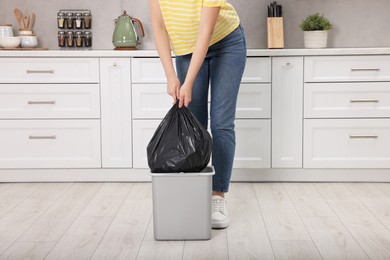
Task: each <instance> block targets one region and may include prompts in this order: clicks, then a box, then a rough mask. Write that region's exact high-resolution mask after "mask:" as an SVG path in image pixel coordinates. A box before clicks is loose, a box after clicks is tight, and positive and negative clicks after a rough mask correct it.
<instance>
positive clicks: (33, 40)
mask: <svg viewBox="0 0 390 260" xmlns="http://www.w3.org/2000/svg"><path fill="white" fill-rule="evenodd" d="M21 38H22V39H21V41H20V46H21V47H22V48H34V47H37V46H38V39H37V36H36V35H35V34H27V35H21Z"/></svg>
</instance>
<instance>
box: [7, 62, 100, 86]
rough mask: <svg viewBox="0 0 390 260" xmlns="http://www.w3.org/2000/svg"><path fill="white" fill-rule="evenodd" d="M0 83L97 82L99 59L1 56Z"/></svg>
mask: <svg viewBox="0 0 390 260" xmlns="http://www.w3.org/2000/svg"><path fill="white" fill-rule="evenodd" d="M0 83H99V59H97V58H1V60H0Z"/></svg>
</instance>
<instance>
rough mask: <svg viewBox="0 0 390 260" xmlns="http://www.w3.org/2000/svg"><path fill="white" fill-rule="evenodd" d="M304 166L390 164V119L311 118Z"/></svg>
mask: <svg viewBox="0 0 390 260" xmlns="http://www.w3.org/2000/svg"><path fill="white" fill-rule="evenodd" d="M304 131H305V134H304V149H303V150H304V168H390V148H389V147H390V119H307V120H305V123H304Z"/></svg>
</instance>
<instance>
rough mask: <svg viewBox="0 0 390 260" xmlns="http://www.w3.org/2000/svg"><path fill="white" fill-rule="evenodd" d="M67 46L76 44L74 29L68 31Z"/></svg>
mask: <svg viewBox="0 0 390 260" xmlns="http://www.w3.org/2000/svg"><path fill="white" fill-rule="evenodd" d="M66 46H68V47H73V46H74V34H73V32H72V31H68V32H66Z"/></svg>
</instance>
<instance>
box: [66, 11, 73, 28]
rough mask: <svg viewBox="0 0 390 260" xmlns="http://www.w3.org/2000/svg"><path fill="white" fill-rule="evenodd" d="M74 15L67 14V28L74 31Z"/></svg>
mask: <svg viewBox="0 0 390 260" xmlns="http://www.w3.org/2000/svg"><path fill="white" fill-rule="evenodd" d="M73 20H74V19H73V13H66V28H68V29H73Z"/></svg>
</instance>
